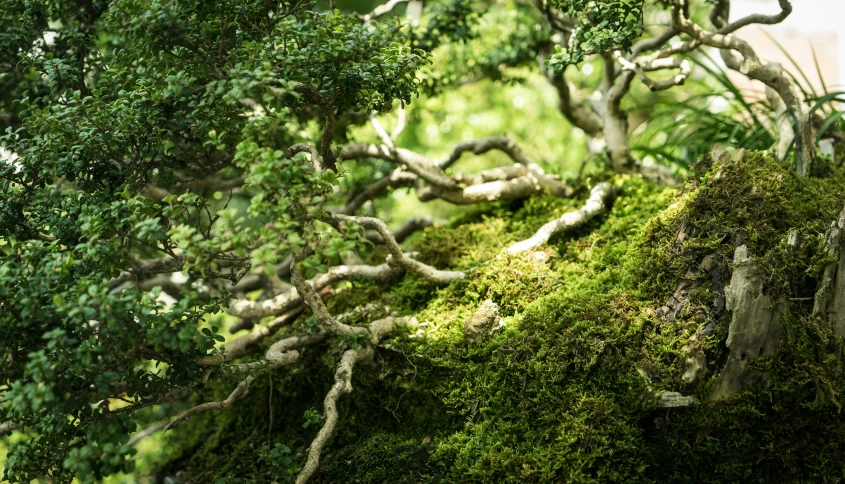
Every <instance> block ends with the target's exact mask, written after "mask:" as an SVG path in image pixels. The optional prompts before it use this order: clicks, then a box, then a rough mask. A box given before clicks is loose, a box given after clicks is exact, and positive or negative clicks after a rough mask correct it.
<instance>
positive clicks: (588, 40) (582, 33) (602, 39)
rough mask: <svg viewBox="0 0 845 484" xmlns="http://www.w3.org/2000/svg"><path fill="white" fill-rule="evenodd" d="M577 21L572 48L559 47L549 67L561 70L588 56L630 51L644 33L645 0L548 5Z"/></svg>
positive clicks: (559, 0)
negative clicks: (613, 51) (614, 51)
mask: <svg viewBox="0 0 845 484" xmlns="http://www.w3.org/2000/svg"><path fill="white" fill-rule="evenodd" d="M549 4H550V5H551V6H553V7H556V8H558V9H560V11H561V12H563V13H564V14H565V15H567V16H568V17H570V18H572V19H573V21H574V22H575V24H576V25H575V27H574V29H573V31H572V36H571V38H570V39H569V45H567V46H566V47H565V48H564V47H560V46H556V48H557V52H556V53H555V54H554V55H552V56H551V57H550V58H549V65H550V66H551V67H553V68H554V69H556V70H562V69H563V68H564V67H565V66H567V65H570V64H577V63H579V62H581V61H582V60H583V59H584V57H585V56H588V55H592V54H600V53H604V52H608V51H612V50H622V51H626V50H628V49H629V48H630V47H631V45H633V43H634V41H635V40H636V39H637V38H638V37H639V36H640V35H641V34H642V29H643V8H644V5H643V4H644V0H602V1H594V0H555V1H552V2H549Z"/></svg>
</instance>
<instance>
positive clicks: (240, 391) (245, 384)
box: [164, 376, 255, 432]
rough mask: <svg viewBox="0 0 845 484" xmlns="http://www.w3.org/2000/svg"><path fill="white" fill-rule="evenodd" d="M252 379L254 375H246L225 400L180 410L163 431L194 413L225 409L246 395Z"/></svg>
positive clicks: (253, 379)
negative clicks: (180, 412)
mask: <svg viewBox="0 0 845 484" xmlns="http://www.w3.org/2000/svg"><path fill="white" fill-rule="evenodd" d="M254 381H255V377H253V376H248V377H247V378H246V379H245V380H243V381H241V382H240V383H238V386H237V387H235V389H234V390H232V393H230V394H229V396H228V397H227V398H226V400H222V401H220V402H207V403H203V404H202V405H197V406H196V407H193V408H190V409H188V410H186V411H184V412H182V414H181V415H179V416H178V417H176V418H175V419H173V421H172V422H170V423H169V424H167V425H166V426H165V427H164V432H167V431H168V430H170V429H172V428H173V427H175V426H177V425H179V423H181V422H183V421H185V420H187V419H189V418H191V416H193V415H196V414H198V413H202V412H207V411H209V410H225V409H227V408H229V407H231V406H232V405H233V404H234V403H235V400H237V399H238V398H240V397H242V396H244V395H246V394H247V393H248V392H249V387H250V386H251V385H252V383H253V382H254Z"/></svg>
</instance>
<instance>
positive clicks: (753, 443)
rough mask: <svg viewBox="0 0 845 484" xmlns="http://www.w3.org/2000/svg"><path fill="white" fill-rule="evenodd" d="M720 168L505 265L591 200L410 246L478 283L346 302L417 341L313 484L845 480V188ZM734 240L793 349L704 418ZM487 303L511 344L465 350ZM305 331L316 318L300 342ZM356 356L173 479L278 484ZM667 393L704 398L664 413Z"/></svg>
mask: <svg viewBox="0 0 845 484" xmlns="http://www.w3.org/2000/svg"><path fill="white" fill-rule="evenodd" d="M717 158H720V159H717V160H713V159H712V157H706V158H705V159H704V160H703V161H702V162H700V163H699V165H698V166H697V167H696V168H695V172H694V177H693V179H692V181H691V182H690V183H688V184H687V185H686V187H684V188H683V189H682V190H673V189H668V188H659V187H655V186H652V185H649V184H647V183H645V182H643V181H642V180H640V179H638V178H633V177H628V176H616V177H614V178H612V179H611V181H612V182H613V183H614V184H615V185H616V186H617V187H618V188H619V189H620V196H619V198H618V199H617V200H616V203H615V205H614V206H613V209H612V210H611V211H610V213H609V214H607V215H605V216H603V217H600V218H598V219H595V220H593V221H592V222H591V223H589V224H588V225H586V226H584V227H582V228H579V229H578V230H577V231H575V232H572V233H568V234H565V235H564V236H563V237H560V238H558V239H553V240H552V241H551V245H549V246H548V247H546V248H544V249H542V250H540V251H532V252H528V253H525V254H520V255H518V256H513V257H511V256H508V255H506V253H505V252H504V249H505V248H506V247H508V245H510V244H512V243H513V242H516V241H518V240H521V239H524V238H526V237H528V236H530V235H531V234H532V232H533V231H534V230H536V229H537V228H538V227H540V226H541V225H543V223H545V222H547V221H548V220H551V219H552V218H554V217H557V216H560V215H561V214H562V213H565V212H566V211H569V210H572V209H573V208H575V207H577V206H578V205H579V204H580V203H581V201H580V200H581V199H583V197H584V196H585V195H586V193H587V191H588V190H587V188H586V187H584V188H582V189H581V191H580V192H579V193H580V195H581V197H580V198H579V197H577V196H576V197H575V198H574V199H571V200H569V199H557V198H551V197H549V198H536V199H530V200H527V201H524V202H513V203H509V204H494V205H490V206H487V207H485V208H480V209H477V210H475V211H473V212H471V213H469V214H466V215H464V216H462V217H461V218H460V219H458V220H455V221H453V222H452V224H451V225H450V226H449V227H446V228H443V227H440V228H430V229H427V230H426V231H425V232H424V233H422V234H421V235H420V236H417V237H415V238H414V239H412V240H411V241H410V242H409V245H410V246H411V248H412V250H416V251H419V252H420V259H421V260H422V261H424V262H426V263H429V264H432V265H435V266H436V267H439V268H450V269H458V270H464V271H466V272H467V273H468V277H467V278H466V279H464V280H461V281H456V282H453V283H452V284H450V285H449V286H446V287H437V286H433V285H431V284H429V283H427V282H425V281H423V280H421V279H418V278H415V277H414V276H412V275H406V276H404V278H401V279H398V280H395V281H391V282H390V283H388V284H384V285H372V284H366V283H354V284H353V283H347V284H346V285H345V286H341V287H339V288H337V292H338V294H337V295H336V297H334V298H332V299H331V300H330V301H331V302H330V305H331V309H332V311H335V312H343V311H347V310H349V309H351V308H354V307H356V306H360V305H362V304H364V303H374V304H375V305H376V307H378V308H379V309H378V310H377V311H375V313H374V314H372V315H371V317H372V318H376V317H378V316H379V314H377V313H379V312H382V313H384V312H387V311H390V312H393V313H399V314H407V315H413V316H415V317H416V318H417V319H418V320H419V321H420V322H421V323H422V327H421V330H419V331H417V332H415V333H411V334H404V335H399V336H397V337H395V338H393V339H392V340H389V341H388V342H387V343H386V344H385V345H384V346H383V347H380V348H378V349H377V352H376V358H375V361H374V364H373V365H372V366H361V367H359V368H357V369H356V372H355V375H354V378H353V387H354V390H353V392H352V393H351V394H349V395H346V396H344V397H343V398H342V399H341V401H340V402H339V411H340V415H341V420H340V423H339V424H338V428H337V429H336V431H335V434H334V437H333V438H332V440H331V441H330V442H329V445H328V446H327V447H326V448H324V451H323V459H322V461H321V465H320V470H319V472H318V474H317V475H316V476H315V480H316V481H318V482H362V483H366V482H379V483H381V482H409V483H411V482H638V481H642V482H652V481H661V482H665V481H673V482H674V481H680V482H704V481H737V480H742V481H754V482H774V481H777V482H784V481H798V480H802V481H803V480H819V481H837V480H842V479H845V417H843V414H842V413H840V403H839V400H840V398H841V394H842V392H843V390H845V388H843V387H845V380H843V375H842V366H841V364H840V362H841V358H842V354H841V347H840V346H839V345H838V344H837V342H836V341H835V339H834V338H833V335H832V332H831V330H830V327H829V325H827V324H826V323H825V322H824V321H822V320H819V319H816V318H813V317H812V315H811V311H812V298H813V296H814V294H815V292H816V290H817V285H818V278H819V274H820V272H821V270H822V269H823V267H824V266H825V264H826V263H828V262H829V260H827V259H829V257H828V256H826V255H825V253H824V251H823V250H822V242H823V237H824V231H825V228H826V227H827V225H829V223H830V222H831V221H832V220H833V219H834V217H835V216H836V214H837V213H838V212H839V211H840V210H841V209H842V206H843V204H845V190H843V188H842V187H843V185H842V181H843V179H845V177H843V176H842V173H838V172H835V173H833V175H832V176H830V177H828V178H825V179H799V178H797V177H796V176H795V175H794V174H793V172H792V171H791V170H790V169H789V168H788V167H786V166H783V165H781V164H779V163H778V162H777V161H776V160H774V159H773V158H772V157H771V156H769V155H766V154H762V153H734V154H733V155H726V156H722V157H718V156H717ZM834 171H836V170H834ZM594 182H595V181H594ZM791 233H792V234H793V238H794V237H798V240H799V242H797V243H796V242H795V240H793V241H792V242H791V243H790V241H789V237H790V234H791ZM795 234H798V235H795ZM740 245H744V246H746V247H747V250H748V253H749V254H752V255H753V256H754V257H755V260H756V261H757V264H758V265H759V268H760V269H759V270H760V272H761V274H763V277H762V286H763V289H762V290H763V292H764V293H765V294H767V295H769V296H770V297H771V298H773V299H774V300H779V301H782V302H783V309H782V313H781V314H782V322H783V326H784V328H785V329H784V331H785V337H784V341H783V344H782V345H781V347H780V349H779V351H778V352H777V353H776V354H774V355H769V356H764V357H762V358H759V359H756V360H755V361H754V362H753V363H752V367H753V370H754V371H759V372H762V373H765V374H766V375H767V378H766V383H765V384H764V385H757V386H754V387H751V388H749V389H748V391H745V392H742V393H739V394H737V395H734V396H732V397H731V398H728V399H726V400H724V401H720V402H708V397H709V395H710V394H711V393H712V392H713V389H714V387H715V386H716V384H717V382H718V379H719V375H720V373H721V372H722V369H723V368H724V366H725V363H726V361H727V358H728V353H729V351H728V348H727V347H726V345H725V341H726V339H727V336H728V331H729V325H730V324H729V323H730V320H731V317H730V311H728V310H727V309H726V308H725V304H724V287H725V285H726V284H727V283H728V282H729V281H730V278H731V271H732V267H731V261H732V260H733V255H734V252H735V249H736V248H737V247H738V246H740ZM378 256H379V254H374V255H373V256H372V257H378ZM487 300H490V301H492V303H495V304H496V305H498V307H499V315H500V316H501V317H502V318H503V320H504V327H503V328H502V329H501V330H499V331H495V332H488V333H485V334H484V335H482V336H481V337H480V341H469V340H468V339H467V338H466V336H465V335H464V325H465V322H466V321H467V320H468V319H470V318H471V317H472V316H473V314H474V313H475V312H476V311H477V310H478V308H479V306H480V305H481V304H482V303H484V302H485V301H487ZM362 322H365V321H362ZM305 328H307V320H306V319H305V318H303V319H302V320H301V321H300V322H298V323H297V324H295V325H294V326H293V327H291V328H289V331H291V332H301V331H303V330H304V329H305ZM346 344H347V343H345V342H339V341H333V342H327V343H325V344H324V345H323V346H322V347H320V348H317V349H314V350H310V351H308V352H306V354H305V355H304V357H303V360H302V364H301V365H299V366H298V367H297V368H296V369H284V370H282V371H280V372H279V374H276V375H274V376H273V380H272V382H271V381H270V379H269V378H266V377H265V378H264V380H263V381H259V382H257V383H256V384H255V385H254V387H253V389H252V391H251V393H250V394H249V395H248V396H247V397H246V398H244V399H242V400H241V401H239V402H237V403H236V404H235V405H234V406H233V407H232V408H231V409H230V410H228V411H227V412H225V413H217V414H215V413H207V414H204V415H202V416H201V417H197V418H196V419H195V420H193V421H191V422H190V424H189V425H187V426H185V427H184V428H180V429H178V430H176V431H174V432H172V433H171V434H169V435H170V437H168V439H169V440H168V444H167V445H169V446H170V447H171V448H172V449H173V453H172V454H171V456H172V459H171V460H170V462H169V463H168V464H167V465H166V466H164V467H163V468H162V469H161V470H160V472H161V473H165V472H177V471H178V472H179V474H180V475H181V477H182V479H183V481H185V482H210V481H212V480H213V479H215V478H221V477H226V476H229V477H228V478H227V479H228V480H229V481H231V482H236V479H237V478H246V479H249V478H248V477H247V476H269V473H270V472H271V471H270V467H268V465H267V464H266V462H265V461H264V460H259V459H258V454H259V453H260V452H261V449H262V448H266V445H267V442H268V441H269V442H285V443H286V444H287V445H288V446H290V447H291V449H292V453H291V456H292V460H293V464H292V466H291V468H290V469H289V471H290V472H293V470H295V465H296V464H297V463H301V462H303V461H304V455H305V451H306V449H307V447H308V445H309V443H310V441H311V439H312V438H313V437H314V435H315V434H316V432H317V428H315V427H317V426H316V425H308V426H304V420H303V415H305V414H306V413H309V412H308V411H309V410H310V409H315V410H317V411H321V410H322V399H323V397H324V395H325V394H326V392H327V391H328V389H329V387H330V386H331V383H332V377H333V371H334V364H335V362H336V360H337V358H338V357H339V355H340V353H341V352H342V351H343V349H344V348H345V345H346ZM691 359H692V360H694V362H696V363H697V365H698V366H697V367H696V369H695V373H696V376H695V377H694V378H693V377H690V376H689V371H690V360H691ZM685 374H687V376H686V377H685ZM230 388H231V385H229V386H228V387H225V386H221V387H220V388H217V389H212V390H211V391H209V395H205V398H211V397H214V396H216V397H218V398H222V397H225V395H226V393H227V391H228V389H230ZM271 388H272V390H271ZM215 392H216V395H214V393H215ZM663 392H677V393H679V394H681V395H684V396H690V397H695V398H696V399H697V400H698V401H701V402H703V403H702V404H701V405H698V406H690V407H684V408H674V409H667V408H659V407H658V406H657V402H658V399H659V396H660V395H661V394H662V393H663ZM310 413H311V414H312V415H313V412H310ZM271 414H272V417H271ZM271 422H272V423H271ZM273 472H274V473H273V478H275V479H278V480H284V479H285V478H286V477H285V474H284V473H279V472H278V469H276V470H274V471H273ZM223 482H226V481H223Z"/></svg>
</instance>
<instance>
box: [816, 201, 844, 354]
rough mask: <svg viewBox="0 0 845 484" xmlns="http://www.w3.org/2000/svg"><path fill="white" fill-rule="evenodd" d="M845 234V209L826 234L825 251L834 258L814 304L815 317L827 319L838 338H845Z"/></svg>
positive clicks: (827, 269)
mask: <svg viewBox="0 0 845 484" xmlns="http://www.w3.org/2000/svg"><path fill="white" fill-rule="evenodd" d="M843 234H845V208H843V209H842V212H840V214H839V217H838V218H837V219H836V220H835V221H834V222H833V223H831V225H830V228H829V229H828V231H827V233H826V234H825V241H824V251H825V253H826V254H827V255H828V256H830V257H831V258H832V260H831V262H830V263H828V264H827V266H825V268H824V272H823V273H822V277H821V281H820V282H819V288H818V290H817V291H816V297H815V301H814V304H813V316H817V317H820V318H825V319H827V320H828V321H829V322H830V324H831V327H832V329H833V334H834V335H835V336H837V337H842V336H845V257H843V256H842V239H843Z"/></svg>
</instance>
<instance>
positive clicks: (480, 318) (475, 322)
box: [464, 299, 503, 341]
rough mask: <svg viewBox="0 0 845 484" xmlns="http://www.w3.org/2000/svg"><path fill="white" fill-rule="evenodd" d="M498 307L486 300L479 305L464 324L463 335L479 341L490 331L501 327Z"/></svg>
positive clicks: (501, 321)
mask: <svg viewBox="0 0 845 484" xmlns="http://www.w3.org/2000/svg"><path fill="white" fill-rule="evenodd" d="M502 323H503V320H502V318H501V317H500V316H499V305H498V304H496V303H494V302H493V301H492V300H490V299H488V300H486V301H484V302H483V303H481V306H479V307H478V310H477V311H475V313H473V315H472V316H470V317H469V319H467V320H466V323H464V333H465V334H466V336H467V338H469V339H470V340H476V341H477V340H479V339H481V338H482V337H483V336H484V335H485V334H486V333H488V332H490V331H491V330H494V329H498V328H499V327H500V326H502Z"/></svg>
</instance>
